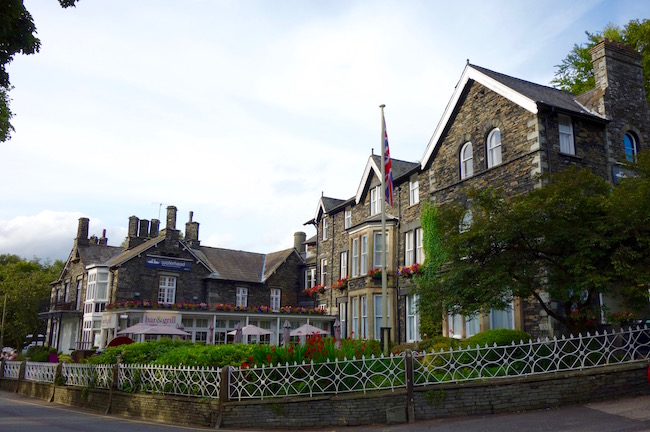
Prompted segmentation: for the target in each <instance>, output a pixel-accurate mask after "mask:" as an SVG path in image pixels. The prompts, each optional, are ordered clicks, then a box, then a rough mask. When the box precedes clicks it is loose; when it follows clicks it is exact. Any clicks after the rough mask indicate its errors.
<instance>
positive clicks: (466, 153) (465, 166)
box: [460, 142, 474, 180]
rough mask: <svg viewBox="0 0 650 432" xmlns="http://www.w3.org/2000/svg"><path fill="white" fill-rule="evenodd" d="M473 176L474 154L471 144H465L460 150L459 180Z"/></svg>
mask: <svg viewBox="0 0 650 432" xmlns="http://www.w3.org/2000/svg"><path fill="white" fill-rule="evenodd" d="M472 175H474V153H473V150H472V143H471V142H466V143H465V145H463V147H462V148H461V149H460V179H461V180H462V179H466V178H467V177H471V176H472Z"/></svg>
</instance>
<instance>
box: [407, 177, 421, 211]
mask: <svg viewBox="0 0 650 432" xmlns="http://www.w3.org/2000/svg"><path fill="white" fill-rule="evenodd" d="M419 202H420V182H419V181H418V176H417V175H413V176H411V178H410V180H409V205H413V204H417V203H419Z"/></svg>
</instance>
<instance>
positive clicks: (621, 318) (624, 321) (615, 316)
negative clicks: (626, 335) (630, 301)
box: [607, 312, 632, 328]
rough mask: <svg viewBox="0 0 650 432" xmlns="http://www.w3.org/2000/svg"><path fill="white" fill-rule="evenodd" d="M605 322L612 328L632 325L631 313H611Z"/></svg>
mask: <svg viewBox="0 0 650 432" xmlns="http://www.w3.org/2000/svg"><path fill="white" fill-rule="evenodd" d="M607 321H608V322H609V323H610V324H611V325H612V326H613V327H619V328H620V327H621V326H624V325H628V324H631V323H632V313H631V312H612V313H611V314H608V315H607Z"/></svg>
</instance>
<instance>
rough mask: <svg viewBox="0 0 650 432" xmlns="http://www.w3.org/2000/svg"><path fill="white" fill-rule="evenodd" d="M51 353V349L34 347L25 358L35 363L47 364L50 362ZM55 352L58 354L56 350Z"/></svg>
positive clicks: (26, 353)
mask: <svg viewBox="0 0 650 432" xmlns="http://www.w3.org/2000/svg"><path fill="white" fill-rule="evenodd" d="M50 352H51V350H50V347H47V346H33V347H29V348H28V349H27V351H26V352H25V357H26V358H28V359H29V360H30V361H33V362H47V361H48V360H49V355H50ZM54 352H56V350H55V351H54Z"/></svg>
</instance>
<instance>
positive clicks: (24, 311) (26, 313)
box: [0, 255, 64, 348]
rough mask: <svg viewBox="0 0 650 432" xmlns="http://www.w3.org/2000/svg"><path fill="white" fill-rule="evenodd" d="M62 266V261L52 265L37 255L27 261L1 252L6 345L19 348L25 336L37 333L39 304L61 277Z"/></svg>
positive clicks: (0, 283)
mask: <svg viewBox="0 0 650 432" xmlns="http://www.w3.org/2000/svg"><path fill="white" fill-rule="evenodd" d="M63 265H64V264H63V262H62V261H60V260H57V261H56V262H55V263H54V264H51V265H50V264H49V263H41V262H40V261H39V260H38V259H36V258H35V259H33V260H31V261H27V260H25V259H22V258H20V257H18V256H16V255H0V302H2V304H4V300H5V296H7V309H6V316H5V317H4V322H5V328H4V340H3V344H4V345H6V346H12V347H15V348H20V345H21V344H22V343H23V341H24V340H25V336H27V335H28V334H30V333H32V334H34V333H36V332H37V330H38V328H39V323H38V309H39V304H40V303H41V302H42V301H44V300H47V299H48V298H49V297H50V292H51V291H50V283H51V282H52V281H54V280H56V279H57V278H58V277H59V274H60V273H61V270H62V269H63ZM0 307H2V306H0ZM0 310H1V309H0Z"/></svg>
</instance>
